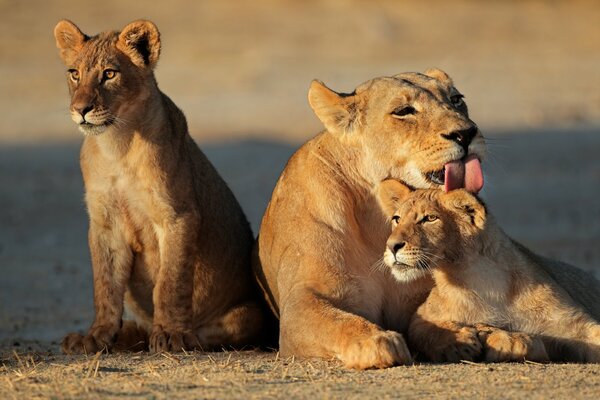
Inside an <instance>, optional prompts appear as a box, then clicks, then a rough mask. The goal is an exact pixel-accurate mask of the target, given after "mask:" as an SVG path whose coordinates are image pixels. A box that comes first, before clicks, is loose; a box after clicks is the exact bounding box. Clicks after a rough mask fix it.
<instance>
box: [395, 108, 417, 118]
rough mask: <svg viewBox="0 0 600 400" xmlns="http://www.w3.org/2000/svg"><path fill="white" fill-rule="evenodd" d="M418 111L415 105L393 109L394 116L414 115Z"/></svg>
mask: <svg viewBox="0 0 600 400" xmlns="http://www.w3.org/2000/svg"><path fill="white" fill-rule="evenodd" d="M416 113H417V110H416V109H415V108H414V107H413V106H400V107H398V108H396V109H395V110H394V111H392V116H394V117H405V116H407V115H414V114H416Z"/></svg>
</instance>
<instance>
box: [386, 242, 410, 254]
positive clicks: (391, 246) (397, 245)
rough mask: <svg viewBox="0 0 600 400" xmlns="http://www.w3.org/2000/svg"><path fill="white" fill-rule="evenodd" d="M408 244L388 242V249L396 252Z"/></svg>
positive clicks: (393, 252)
mask: <svg viewBox="0 0 600 400" xmlns="http://www.w3.org/2000/svg"><path fill="white" fill-rule="evenodd" d="M405 245H406V242H388V244H387V246H388V249H390V251H391V252H392V254H396V253H397V252H398V251H400V249H402V248H403V247H404V246H405Z"/></svg>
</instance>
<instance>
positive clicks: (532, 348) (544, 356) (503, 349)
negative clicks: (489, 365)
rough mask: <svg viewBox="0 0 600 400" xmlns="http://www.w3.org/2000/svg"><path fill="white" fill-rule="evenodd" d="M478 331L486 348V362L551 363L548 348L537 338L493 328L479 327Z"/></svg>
mask: <svg viewBox="0 0 600 400" xmlns="http://www.w3.org/2000/svg"><path fill="white" fill-rule="evenodd" d="M477 329H478V335H479V339H480V340H481V343H483V346H484V352H485V361H488V362H510V361H525V360H530V361H537V362H546V361H549V358H548V353H547V352H546V346H544V343H543V342H542V340H541V339H540V338H539V337H537V336H534V335H528V334H526V333H521V332H507V331H505V330H502V329H498V328H494V327H491V326H477Z"/></svg>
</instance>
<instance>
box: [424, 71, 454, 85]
mask: <svg viewBox="0 0 600 400" xmlns="http://www.w3.org/2000/svg"><path fill="white" fill-rule="evenodd" d="M425 75H427V76H429V77H431V78H433V79H437V80H438V81H440V82H444V83H448V84H449V85H450V86H454V82H452V78H450V76H449V75H448V74H447V73H445V72H444V71H442V70H441V69H438V68H430V69H428V70H427V71H425Z"/></svg>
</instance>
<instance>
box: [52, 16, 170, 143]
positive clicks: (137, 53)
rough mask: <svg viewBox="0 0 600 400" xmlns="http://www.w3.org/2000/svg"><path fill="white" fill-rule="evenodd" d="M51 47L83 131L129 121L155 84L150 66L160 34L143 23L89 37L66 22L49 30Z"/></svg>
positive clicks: (88, 132)
mask: <svg viewBox="0 0 600 400" xmlns="http://www.w3.org/2000/svg"><path fill="white" fill-rule="evenodd" d="M54 37H55V38H56V46H57V47H58V48H59V49H60V56H61V58H62V60H63V62H64V63H65V65H66V66H67V81H68V84H69V92H70V93H71V106H70V111H71V118H72V119H73V121H75V123H77V124H78V125H79V129H80V130H81V131H82V132H83V133H84V134H86V135H97V134H100V133H103V132H104V131H106V129H107V128H109V127H110V126H112V125H116V126H123V125H127V124H128V123H130V122H132V119H134V118H135V116H136V114H137V115H139V112H137V113H136V111H138V110H136V109H135V108H136V107H139V105H140V104H143V100H144V99H145V98H147V97H149V96H150V90H151V89H152V86H153V85H156V82H155V80H154V75H153V71H152V70H153V68H154V66H155V65H156V62H157V61H158V57H159V54H160V35H159V32H158V29H157V28H156V26H155V25H154V24H153V23H152V22H149V21H135V22H132V23H131V24H129V25H127V26H126V27H125V28H124V29H123V30H122V31H121V32H103V33H100V34H99V35H96V36H93V37H89V36H87V35H85V34H83V33H82V32H81V30H79V28H78V27H77V26H76V25H75V24H73V23H72V22H70V21H67V20H62V21H60V22H59V23H58V24H57V25H56V27H55V28H54Z"/></svg>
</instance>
